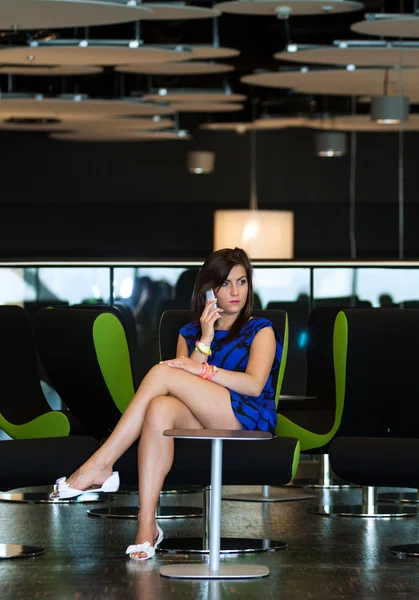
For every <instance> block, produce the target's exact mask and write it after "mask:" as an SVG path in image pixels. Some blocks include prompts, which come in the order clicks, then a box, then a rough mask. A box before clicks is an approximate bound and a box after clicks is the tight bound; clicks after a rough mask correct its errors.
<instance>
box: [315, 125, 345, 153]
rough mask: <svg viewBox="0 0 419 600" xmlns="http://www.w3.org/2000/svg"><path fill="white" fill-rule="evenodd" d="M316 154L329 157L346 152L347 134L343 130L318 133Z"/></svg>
mask: <svg viewBox="0 0 419 600" xmlns="http://www.w3.org/2000/svg"><path fill="white" fill-rule="evenodd" d="M316 154H317V156H324V157H328V158H332V157H337V156H343V155H344V154H346V134H345V133H342V132H341V131H321V132H320V133H316Z"/></svg>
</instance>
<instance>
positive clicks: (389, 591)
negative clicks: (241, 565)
mask: <svg viewBox="0 0 419 600" xmlns="http://www.w3.org/2000/svg"><path fill="white" fill-rule="evenodd" d="M302 468H303V470H304V471H305V473H304V474H308V472H309V471H311V472H312V473H314V472H315V464H314V463H306V464H304V465H303V467H302ZM246 489H249V488H246ZM241 490H243V488H241ZM225 491H237V488H235V489H234V490H233V488H225ZM315 493H316V495H317V496H318V497H319V499H322V498H323V499H324V500H325V501H326V503H327V504H329V503H331V500H332V499H333V501H336V502H338V503H342V502H345V503H346V502H348V503H355V502H357V501H358V499H360V491H359V490H348V491H344V492H315ZM133 499H135V496H134V497H133V496H120V497H118V498H117V500H116V501H115V502H117V503H119V504H130V503H131V504H132V501H133ZM201 501H202V498H201V496H200V494H193V495H191V494H187V495H178V496H166V497H165V499H164V501H163V503H164V504H183V505H191V504H192V505H196V504H201ZM311 503H313V501H311V500H309V501H305V502H287V503H283V502H281V503H274V504H256V503H238V502H223V505H222V510H223V514H222V533H223V535H226V536H229V535H230V536H248V537H251V536H254V537H263V538H268V537H270V538H272V539H280V540H283V541H286V542H288V544H289V546H288V549H287V550H282V551H280V552H273V553H267V554H253V555H249V556H244V555H241V556H237V555H236V556H234V557H231V558H227V559H224V560H230V561H240V562H249V563H259V564H265V565H267V566H268V567H269V568H270V570H271V574H270V576H269V577H267V578H265V579H261V580H247V581H244V580H243V581H211V582H208V581H204V582H199V581H193V580H189V581H179V580H171V579H165V578H163V577H161V576H160V575H159V567H160V566H161V565H162V564H166V563H168V562H173V561H176V562H185V560H190V561H200V560H202V559H200V558H199V557H186V556H173V555H167V554H166V555H158V556H157V557H156V558H155V559H153V560H150V561H147V562H144V563H133V562H130V561H129V560H128V559H127V558H126V556H125V554H124V552H125V548H126V547H127V545H128V544H131V543H133V541H134V535H135V521H126V520H115V519H95V518H92V517H88V516H87V514H86V510H87V505H86V504H84V505H82V504H74V505H61V506H57V505H42V504H33V505H27V504H26V505H20V504H11V503H0V543H5V542H9V543H25V544H32V545H39V546H44V547H46V548H47V552H46V554H45V555H43V556H39V557H36V558H32V559H23V560H3V561H0V598H1V600H6V599H9V598H10V599H11V598H13V599H15V598H20V599H24V598H54V599H67V598H68V599H71V600H87V599H102V598H105V599H116V598H118V599H120V598H121V599H122V598H123V599H130V598H135V599H137V600H139V599H140V598H141V600H149V599H150V600H152V599H153V600H154V599H156V598H158V599H159V598H162V599H163V598H164V599H167V598H171V599H173V600H175V599H178V598H179V599H182V600H187V599H189V598H193V599H195V598H203V599H206V600H207V599H208V600H216V599H219V598H232V599H235V598H249V599H250V598H255V599H256V598H258V599H263V598H281V599H287V600H288V599H297V598H310V599H322V600H323V599H325V598H362V599H365V598H378V599H380V600H381V599H386V598H389V599H390V598H391V599H392V600H397V599H400V600H401V599H403V600H406V599H410V598H412V599H413V598H418V596H419V592H418V590H419V559H414V558H407V559H400V558H397V557H396V556H394V555H392V554H391V553H390V552H389V551H388V546H389V545H391V544H396V543H403V542H406V543H413V542H416V540H418V539H419V519H418V518H409V519H395V520H370V519H358V518H355V519H351V518H322V517H318V516H311V515H306V513H305V508H306V506H308V505H309V504H311ZM92 506H93V505H90V507H92ZM95 506H96V504H95ZM161 525H162V527H163V529H164V532H165V535H170V536H181V535H199V534H200V533H201V527H202V520H201V519H188V520H182V521H180V520H177V521H161Z"/></svg>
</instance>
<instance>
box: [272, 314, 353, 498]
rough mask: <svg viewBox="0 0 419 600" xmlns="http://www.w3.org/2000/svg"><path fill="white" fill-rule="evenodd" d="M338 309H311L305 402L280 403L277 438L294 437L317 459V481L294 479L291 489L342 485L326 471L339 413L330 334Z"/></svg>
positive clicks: (302, 449)
mask: <svg viewBox="0 0 419 600" xmlns="http://www.w3.org/2000/svg"><path fill="white" fill-rule="evenodd" d="M340 310H341V309H340V308H336V307H333V306H332V307H320V308H314V309H313V310H312V311H311V312H310V314H309V317H308V325H307V383H306V396H307V400H303V401H298V402H296V401H280V402H279V406H278V423H277V428H276V432H277V435H284V436H287V435H290V436H291V437H295V436H296V437H297V438H298V439H299V440H300V443H301V451H302V452H303V453H308V454H319V455H320V473H319V478H317V479H313V478H312V479H297V480H294V481H293V483H292V486H295V487H313V488H323V489H338V488H341V487H343V486H347V485H348V484H346V483H345V482H342V481H336V480H333V478H332V477H331V473H330V469H329V459H328V444H329V442H330V440H331V439H333V436H334V435H335V431H336V428H337V427H338V424H339V415H340V413H341V410H342V406H341V402H342V398H339V397H337V395H336V389H335V373H334V365H333V331H334V325H335V319H336V316H337V314H338V313H339V311H340Z"/></svg>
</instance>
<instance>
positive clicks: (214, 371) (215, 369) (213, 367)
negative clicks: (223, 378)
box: [205, 365, 218, 381]
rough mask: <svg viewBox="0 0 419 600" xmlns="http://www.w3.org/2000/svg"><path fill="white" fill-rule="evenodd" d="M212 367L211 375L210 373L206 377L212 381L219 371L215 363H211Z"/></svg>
mask: <svg viewBox="0 0 419 600" xmlns="http://www.w3.org/2000/svg"><path fill="white" fill-rule="evenodd" d="M209 367H210V369H211V370H212V373H211V374H210V375H208V376H207V377H205V379H206V380H207V381H211V379H212V378H213V377H214V375H215V374H216V373H217V371H218V367H216V366H215V365H209Z"/></svg>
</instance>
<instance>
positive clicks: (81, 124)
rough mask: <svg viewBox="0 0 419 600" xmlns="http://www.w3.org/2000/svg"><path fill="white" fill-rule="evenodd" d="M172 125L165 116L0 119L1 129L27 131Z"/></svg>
mask: <svg viewBox="0 0 419 600" xmlns="http://www.w3.org/2000/svg"><path fill="white" fill-rule="evenodd" d="M172 127H174V121H172V120H171V119H165V118H157V117H154V118H151V117H150V118H112V117H110V118H107V119H96V120H94V121H93V120H87V119H84V120H83V119H80V120H77V119H76V118H74V117H73V118H71V117H68V116H64V117H60V118H47V117H45V118H42V117H38V118H36V117H32V118H31V117H28V116H26V117H21V118H19V117H12V118H9V119H3V118H2V119H0V130H2V131H27V132H39V131H42V132H54V131H61V132H68V130H71V131H75V130H77V131H80V130H82V131H94V130H96V131H98V130H100V131H113V132H115V131H127V130H131V131H132V130H135V131H149V130H151V129H153V130H154V129H170V128H172Z"/></svg>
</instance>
